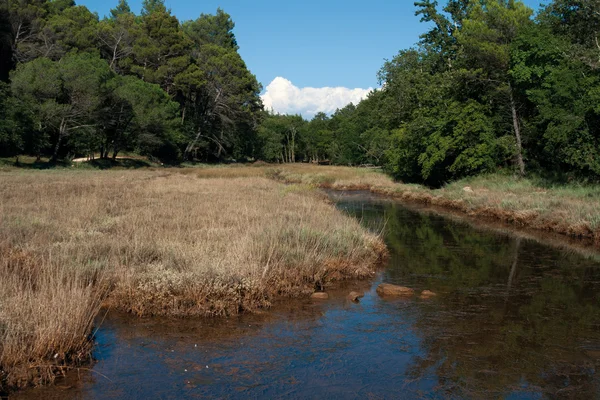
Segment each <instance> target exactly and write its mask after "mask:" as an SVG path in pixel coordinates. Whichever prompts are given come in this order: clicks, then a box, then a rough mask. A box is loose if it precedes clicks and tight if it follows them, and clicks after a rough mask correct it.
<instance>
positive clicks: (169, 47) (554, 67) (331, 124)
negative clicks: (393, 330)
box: [0, 0, 600, 185]
mask: <svg viewBox="0 0 600 400" xmlns="http://www.w3.org/2000/svg"><path fill="white" fill-rule="evenodd" d="M415 7H416V14H417V15H418V16H420V17H421V19H422V22H423V23H424V24H427V27H429V30H428V31H427V32H426V33H425V34H423V35H422V36H421V40H420V41H419V43H417V44H416V45H415V47H414V48H410V49H405V50H401V51H400V52H399V53H398V55H396V56H395V57H394V58H392V59H391V60H388V61H386V62H385V64H384V65H383V66H382V68H381V70H380V71H379V74H378V77H379V80H380V83H381V89H380V90H377V91H374V92H372V93H371V94H370V95H369V96H368V98H366V99H365V100H363V101H362V102H360V103H359V104H358V105H353V104H350V105H348V106H346V107H344V108H342V109H339V110H337V111H336V112H335V113H334V114H333V115H326V114H323V113H319V114H317V115H316V116H315V117H314V118H313V119H312V120H311V121H305V120H304V119H303V118H302V117H301V116H299V115H295V116H294V115H277V114H273V113H269V112H265V111H264V110H263V107H262V104H261V101H260V97H259V92H260V90H261V86H260V84H259V83H258V82H257V80H256V78H255V76H254V75H252V74H251V73H250V71H249V70H248V69H247V68H246V65H245V63H244V61H243V60H242V58H241V57H240V55H239V53H238V44H237V40H236V38H235V35H234V34H233V28H234V24H233V21H232V20H231V18H230V17H229V15H227V14H226V13H225V12H223V11H222V10H217V12H216V14H215V15H205V14H202V15H201V16H200V17H199V18H198V19H196V20H193V21H185V22H180V21H178V20H177V18H176V17H174V16H173V15H171V13H170V11H169V10H168V9H166V8H165V5H164V3H163V0H145V1H144V3H143V9H142V12H141V15H134V14H133V13H132V12H131V10H130V8H129V6H128V5H127V3H126V1H125V0H120V2H119V4H118V5H117V6H116V7H115V8H114V9H113V10H112V11H111V15H110V16H108V17H106V18H104V19H102V20H100V19H99V18H98V16H97V15H96V14H93V13H91V12H90V11H89V10H88V9H87V8H85V7H82V6H76V5H75V4H74V3H73V2H72V1H71V0H7V1H5V2H2V3H0V51H1V52H2V54H1V55H2V57H0V60H1V61H0V79H2V80H4V81H5V82H6V84H2V85H0V94H1V96H0V117H1V118H0V153H1V154H0V156H1V155H15V154H19V153H29V154H33V155H47V156H49V157H52V158H53V159H54V160H56V159H59V158H64V157H69V156H76V155H86V154H92V153H95V154H98V153H100V154H101V156H102V157H111V156H116V155H117V154H118V153H119V152H120V151H122V150H129V151H136V152H139V153H142V154H147V155H153V156H155V157H158V158H160V159H162V160H165V161H171V162H179V161H182V160H201V161H219V160H221V161H222V160H256V159H262V160H265V161H269V162H301V161H304V162H315V163H317V162H318V163H333V164H345V165H365V164H367V165H378V166H383V167H384V168H385V169H386V170H387V171H388V172H389V173H390V174H392V175H393V176H394V177H395V178H397V179H400V180H403V181H407V182H422V183H426V184H429V185H440V184H443V183H444V182H448V181H451V180H454V179H458V178H461V177H464V176H469V175H476V174H479V173H485V172H489V171H497V170H499V169H504V170H506V171H514V172H515V173H516V174H518V175H525V174H527V173H530V172H536V173H544V174H550V175H554V176H562V177H578V178H588V179H592V180H597V179H598V178H599V177H600V0H553V1H552V2H551V3H550V4H548V5H546V6H544V7H543V8H541V9H540V10H537V12H534V10H532V9H530V8H528V7H526V6H525V5H524V4H523V3H522V2H521V1H518V0H447V2H446V4H443V5H440V4H438V2H437V1H435V0H420V1H417V2H416V3H415Z"/></svg>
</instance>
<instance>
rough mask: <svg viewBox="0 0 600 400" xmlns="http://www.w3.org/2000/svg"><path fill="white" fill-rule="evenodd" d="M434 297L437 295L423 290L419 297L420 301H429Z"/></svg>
mask: <svg viewBox="0 0 600 400" xmlns="http://www.w3.org/2000/svg"><path fill="white" fill-rule="evenodd" d="M435 296H437V293H435V292H432V291H431V290H423V291H422V292H421V296H420V297H421V298H422V299H430V298H432V297H435Z"/></svg>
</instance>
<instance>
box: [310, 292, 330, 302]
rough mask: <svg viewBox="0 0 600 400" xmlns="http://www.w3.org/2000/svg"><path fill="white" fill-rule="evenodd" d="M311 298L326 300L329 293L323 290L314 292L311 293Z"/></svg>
mask: <svg viewBox="0 0 600 400" xmlns="http://www.w3.org/2000/svg"><path fill="white" fill-rule="evenodd" d="M310 298H311V299H319V300H326V299H328V298H329V295H328V294H327V293H325V292H314V293H313V294H311V295H310Z"/></svg>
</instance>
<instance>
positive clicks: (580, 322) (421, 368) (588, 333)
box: [342, 200, 600, 398]
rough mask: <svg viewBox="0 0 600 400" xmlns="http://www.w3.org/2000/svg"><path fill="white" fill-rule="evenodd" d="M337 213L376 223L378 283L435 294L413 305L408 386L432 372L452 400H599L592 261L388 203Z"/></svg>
mask: <svg viewBox="0 0 600 400" xmlns="http://www.w3.org/2000/svg"><path fill="white" fill-rule="evenodd" d="M342 207H344V208H345V209H346V210H348V211H349V212H351V213H354V214H356V215H360V216H361V217H362V218H363V220H365V221H370V223H371V224H372V225H373V224H374V225H375V226H376V225H377V224H381V221H382V220H384V221H386V224H385V225H386V228H385V231H386V238H387V241H388V245H389V246H390V248H391V249H392V259H391V260H390V265H389V267H388V268H387V269H386V271H385V278H384V279H385V280H386V281H389V282H394V283H400V284H403V285H409V286H413V287H417V288H422V289H425V288H427V289H431V290H433V291H435V292H438V293H440V294H441V295H442V296H441V297H439V298H437V299H436V300H437V301H436V302H435V303H432V302H426V303H423V302H421V303H416V304H415V306H416V307H418V308H419V312H418V313H417V318H416V322H415V328H416V331H417V332H419V336H420V337H421V338H422V341H421V343H420V348H421V351H422V354H421V355H419V356H417V357H415V358H414V359H413V360H412V361H411V364H410V367H409V373H408V375H409V377H410V379H412V380H418V379H423V378H426V377H429V376H431V375H432V374H435V375H436V376H437V377H438V379H439V387H438V389H439V390H440V391H442V392H443V393H444V394H445V395H448V396H449V395H456V396H457V397H477V398H480V397H487V396H490V395H495V396H509V395H511V394H512V395H515V393H521V395H525V394H528V395H530V396H532V397H535V396H534V394H538V395H540V394H543V395H547V396H551V397H556V396H565V397H572V396H576V397H578V398H598V397H600V388H599V381H598V378H597V376H596V368H597V367H598V366H600V363H599V362H598V356H599V355H600V352H598V350H600V334H599V333H600V329H599V328H600V301H599V300H600V292H599V290H598V289H599V288H600V267H599V265H598V263H597V262H596V261H594V260H593V259H587V258H584V257H581V256H580V255H578V254H576V253H572V252H568V251H557V250H555V249H552V248H549V247H546V246H544V245H542V244H540V243H537V242H536V241H532V240H524V239H522V238H519V237H517V238H515V237H511V236H508V235H498V234H491V233H489V232H482V231H478V230H474V229H473V228H472V227H470V226H469V225H467V224H465V223H457V222H452V221H449V220H448V219H444V218H442V217H440V216H437V215H435V214H431V213H415V212H412V211H410V210H408V209H406V208H405V207H400V206H398V205H395V204H393V203H379V204H377V203H372V204H371V205H370V207H367V208H365V207H364V204H362V201H360V200H358V201H347V202H344V203H342Z"/></svg>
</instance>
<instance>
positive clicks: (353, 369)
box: [11, 193, 600, 399]
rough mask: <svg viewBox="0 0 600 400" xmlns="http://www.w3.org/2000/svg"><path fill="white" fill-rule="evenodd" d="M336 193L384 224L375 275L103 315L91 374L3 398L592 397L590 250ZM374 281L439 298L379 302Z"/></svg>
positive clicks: (599, 265) (594, 302) (599, 297)
mask: <svg viewBox="0 0 600 400" xmlns="http://www.w3.org/2000/svg"><path fill="white" fill-rule="evenodd" d="M331 196H332V198H334V200H335V201H336V203H337V205H338V207H339V208H341V209H342V210H345V211H346V212H348V213H350V214H351V215H354V216H356V217H357V218H360V219H361V221H362V223H363V224H365V225H366V226H368V227H370V228H371V229H379V230H382V231H383V232H384V235H385V238H386V241H387V244H388V246H389V248H390V252H391V256H390V260H389V263H388V265H387V266H386V267H385V268H384V269H382V271H381V272H380V273H379V274H378V275H377V276H376V278H375V279H374V280H372V281H368V282H348V283H345V284H342V285H340V286H338V287H336V288H333V289H330V290H329V292H330V299H329V300H325V301H311V300H299V301H287V302H285V303H282V304H278V305H276V306H275V307H273V308H272V309H271V310H269V311H266V312H264V313H262V314H258V315H244V316H240V317H236V318H229V319H199V320H173V319H159V318H148V319H138V318H133V317H131V316H128V315H121V314H117V313H108V314H107V315H101V316H100V317H99V319H98V323H99V325H100V328H99V330H98V331H97V333H96V342H97V345H96V350H95V352H94V357H95V358H96V360H97V362H96V363H94V364H93V366H91V367H90V368H89V370H80V371H78V372H77V373H71V374H69V375H68V377H67V378H66V379H61V380H60V381H58V382H57V384H56V386H50V387H46V388H40V389H32V390H28V391H25V392H21V393H19V394H18V395H15V396H14V398H15V399H31V398H46V399H117V398H128V399H146V398H153V399H178V398H240V399H246V398H282V397H285V398H327V397H329V398H335V399H338V398H367V399H398V398H409V399H412V398H425V399H432V398H444V399H445V398H461V399H462V398H474V399H478V398H506V399H540V398H577V399H579V398H581V399H597V398H600V379H599V376H598V374H597V373H596V372H597V371H598V370H599V368H600V253H597V252H595V251H594V250H581V249H573V248H570V247H568V246H560V247H557V246H555V245H554V244H552V245H551V244H548V242H547V241H545V240H540V239H534V238H528V237H523V235H513V234H511V233H506V232H502V231H498V229H488V228H481V227H476V226H473V225H472V224H470V223H468V222H465V221H464V220H461V219H456V218H448V217H442V216H440V215H438V214H436V213H435V212H430V211H428V210H415V209H412V208H407V207H406V206H403V205H401V204H398V203H394V202H390V201H385V200H381V199H377V198H375V197H372V196H369V195H367V194H364V193H356V194H351V193H344V194H333V193H332V194H331ZM381 282H389V283H395V284H400V285H404V286H410V287H412V288H414V289H416V290H419V291H420V290H423V289H429V290H432V291H434V292H436V293H437V294H438V295H437V296H436V297H434V298H432V299H429V300H423V299H419V298H418V297H415V298H412V299H396V300H394V299H384V298H381V297H379V296H378V295H377V293H376V292H375V288H376V286H377V285H378V284H379V283H381ZM350 290H364V291H365V296H364V298H362V299H361V301H360V303H357V304H355V303H351V302H349V301H347V300H346V299H345V297H346V295H347V294H348V293H349V291H350ZM100 322H101V324H100ZM11 398H12V397H11Z"/></svg>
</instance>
